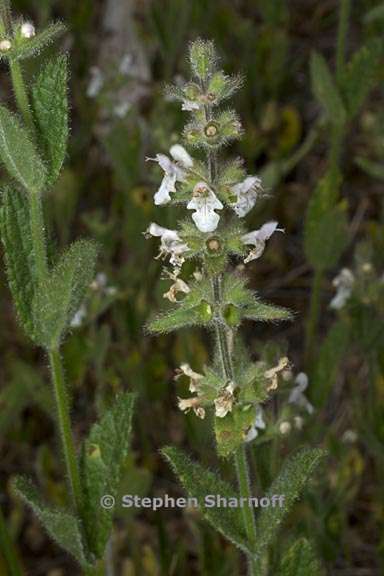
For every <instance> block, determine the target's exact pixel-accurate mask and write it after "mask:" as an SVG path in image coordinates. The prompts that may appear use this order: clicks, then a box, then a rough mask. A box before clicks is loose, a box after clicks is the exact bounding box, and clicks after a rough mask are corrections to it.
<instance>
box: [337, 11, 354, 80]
mask: <svg viewBox="0 0 384 576" xmlns="http://www.w3.org/2000/svg"><path fill="white" fill-rule="evenodd" d="M350 12H351V0H340V7H339V25H338V30H337V46H336V78H337V81H338V83H340V81H341V78H342V75H343V71H344V64H345V45H346V37H347V32H348V22H349V15H350Z"/></svg>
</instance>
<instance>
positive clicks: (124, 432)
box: [82, 393, 135, 558]
mask: <svg viewBox="0 0 384 576" xmlns="http://www.w3.org/2000/svg"><path fill="white" fill-rule="evenodd" d="M134 399H135V397H134V395H133V394H128V393H125V394H122V395H121V396H119V397H118V398H116V400H115V402H114V404H113V406H112V408H110V409H109V410H108V411H107V412H106V413H105V414H104V415H103V417H102V419H101V421H100V422H99V423H97V424H95V425H94V426H93V427H92V429H91V431H90V434H89V436H88V439H87V440H86V441H85V443H84V449H83V460H82V467H83V482H84V493H85V500H86V506H85V525H86V531H87V539H88V545H89V547H90V549H91V550H92V552H93V553H94V554H95V555H96V557H97V558H101V557H102V556H103V554H104V550H105V546H106V544H107V541H108V538H109V535H110V532H111V529H112V516H113V511H112V510H106V509H103V508H102V506H101V505H100V499H101V497H102V496H103V495H105V494H110V495H112V496H114V497H115V498H116V495H117V490H118V487H119V483H120V480H121V472H122V468H123V465H124V463H125V461H126V459H127V457H128V452H129V447H130V441H131V428H132V413H133V405H134Z"/></svg>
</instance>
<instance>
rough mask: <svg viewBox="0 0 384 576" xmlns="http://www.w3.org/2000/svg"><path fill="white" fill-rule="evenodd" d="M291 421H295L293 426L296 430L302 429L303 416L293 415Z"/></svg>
mask: <svg viewBox="0 0 384 576" xmlns="http://www.w3.org/2000/svg"><path fill="white" fill-rule="evenodd" d="M293 421H294V423H295V428H296V429H297V430H302V428H303V424H304V420H303V418H302V417H301V416H295V417H294V419H293Z"/></svg>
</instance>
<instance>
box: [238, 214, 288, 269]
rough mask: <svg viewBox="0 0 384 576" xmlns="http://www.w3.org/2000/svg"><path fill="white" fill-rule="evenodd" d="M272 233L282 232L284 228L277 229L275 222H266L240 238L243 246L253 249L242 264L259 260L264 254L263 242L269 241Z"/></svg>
mask: <svg viewBox="0 0 384 576" xmlns="http://www.w3.org/2000/svg"><path fill="white" fill-rule="evenodd" d="M274 232H284V228H278V223H277V222H266V223H265V224H263V226H262V227H261V228H259V229H258V230H253V232H248V234H244V235H243V236H242V237H241V241H242V242H243V244H246V245H248V244H250V245H253V246H254V248H253V249H252V250H251V251H250V253H249V254H248V256H247V257H246V258H245V260H244V263H245V264H247V262H251V261H252V260H256V259H257V258H260V256H261V255H262V253H263V252H264V248H265V242H266V241H267V240H269V238H270V237H271V236H272V234H273V233H274Z"/></svg>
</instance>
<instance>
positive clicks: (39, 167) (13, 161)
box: [0, 106, 46, 194]
mask: <svg viewBox="0 0 384 576" xmlns="http://www.w3.org/2000/svg"><path fill="white" fill-rule="evenodd" d="M0 158H1V160H2V162H3V164H4V165H5V167H6V169H7V171H8V172H9V174H10V176H12V178H15V180H17V181H18V182H19V183H20V184H21V185H22V186H23V187H24V188H25V189H26V190H28V192H31V193H35V194H36V193H39V192H41V191H42V189H43V187H44V184H45V178H46V173H45V167H44V164H43V163H42V161H41V159H40V157H39V155H38V153H37V151H36V149H35V146H34V145H33V144H32V142H31V139H30V137H29V134H28V132H27V130H26V129H25V128H24V127H23V126H22V125H21V124H20V122H19V119H18V118H17V116H16V115H15V114H12V112H10V111H9V110H8V109H7V108H5V107H4V106H0Z"/></svg>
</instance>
